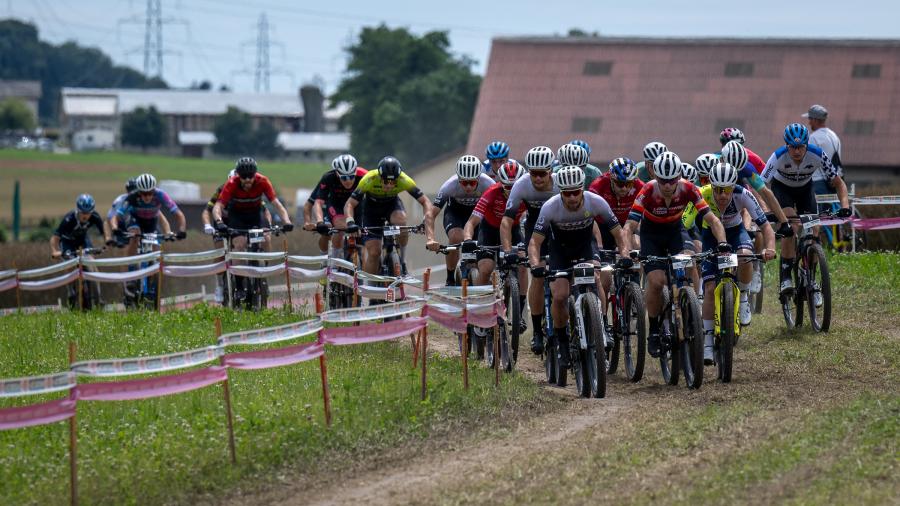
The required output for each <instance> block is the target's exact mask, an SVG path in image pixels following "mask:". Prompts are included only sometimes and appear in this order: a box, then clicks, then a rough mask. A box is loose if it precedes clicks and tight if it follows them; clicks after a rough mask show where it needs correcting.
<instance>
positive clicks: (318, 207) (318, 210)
mask: <svg viewBox="0 0 900 506" xmlns="http://www.w3.org/2000/svg"><path fill="white" fill-rule="evenodd" d="M323 202H325V201H324V200H321V199H316V200H315V202H313V204H312V219H313V220H314V222H315V223H320V222H322V221H325V214H324V213H323V212H322V203H323ZM307 204H309V202H307ZM303 219H304V220H306V205H305V204H304V206H303Z"/></svg>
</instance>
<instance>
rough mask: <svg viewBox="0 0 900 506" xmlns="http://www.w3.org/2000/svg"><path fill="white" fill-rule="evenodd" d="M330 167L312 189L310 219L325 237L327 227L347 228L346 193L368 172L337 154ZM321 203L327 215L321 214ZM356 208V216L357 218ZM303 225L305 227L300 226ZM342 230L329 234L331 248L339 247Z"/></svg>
mask: <svg viewBox="0 0 900 506" xmlns="http://www.w3.org/2000/svg"><path fill="white" fill-rule="evenodd" d="M331 168H332V170H330V171H328V172H326V173H325V175H324V176H322V179H321V180H319V184H318V185H317V186H316V189H315V192H314V193H315V204H314V205H313V208H312V218H313V220H314V221H315V224H316V225H315V230H316V231H317V232H318V233H319V234H320V235H321V236H322V237H328V235H329V231H330V229H331V227H335V228H339V229H343V228H346V227H347V219H346V216H344V206H345V205H346V204H347V199H349V198H350V194H351V193H353V191H354V190H356V187H357V186H358V185H359V182H360V181H361V180H362V178H363V176H365V175H366V174H367V173H368V172H369V171H367V170H366V169H364V168H362V167H360V166H359V163H358V162H357V161H356V158H354V157H353V155H349V154H344V155H340V156H338V157H337V158H335V159H334V160H332V161H331ZM323 206H325V209H326V211H327V216H326V215H325V214H324V213H323V211H322V207H323ZM358 211H359V209H357V213H356V216H354V218H359V212H358ZM304 228H306V226H305V225H304ZM343 241H344V236H343V234H342V233H340V234H334V235H333V236H331V247H332V249H333V251H340V249H341V247H342V246H343Z"/></svg>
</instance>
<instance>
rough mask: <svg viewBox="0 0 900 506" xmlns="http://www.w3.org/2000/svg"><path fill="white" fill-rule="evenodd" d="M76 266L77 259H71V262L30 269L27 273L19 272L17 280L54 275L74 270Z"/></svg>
mask: <svg viewBox="0 0 900 506" xmlns="http://www.w3.org/2000/svg"><path fill="white" fill-rule="evenodd" d="M77 266H78V259H77V258H73V259H71V260H66V261H65V262H60V263H58V264H53V265H48V266H47V267H41V268H40V269H30V270H27V271H19V279H34V278H40V277H42V276H47V275H50V274H56V273H57V272H62V271H66V270H69V269H74V268H75V267H77Z"/></svg>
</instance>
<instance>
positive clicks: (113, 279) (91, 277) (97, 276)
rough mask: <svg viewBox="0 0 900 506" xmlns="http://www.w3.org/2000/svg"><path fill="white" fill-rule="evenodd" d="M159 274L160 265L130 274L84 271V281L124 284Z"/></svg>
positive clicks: (149, 266)
mask: <svg viewBox="0 0 900 506" xmlns="http://www.w3.org/2000/svg"><path fill="white" fill-rule="evenodd" d="M157 272H159V264H153V265H148V266H147V267H144V268H143V269H138V270H136V271H128V272H91V271H84V279H86V280H88V281H96V282H98V283H123V282H125V281H134V280H136V279H143V278H146V277H147V276H152V275H154V274H156V273H157ZM76 277H77V276H76Z"/></svg>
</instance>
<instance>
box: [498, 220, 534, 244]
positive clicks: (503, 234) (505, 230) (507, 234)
mask: <svg viewBox="0 0 900 506" xmlns="http://www.w3.org/2000/svg"><path fill="white" fill-rule="evenodd" d="M512 226H513V219H512V218H510V217H509V216H504V217H503V219H502V220H500V244H501V245H502V246H503V251H512ZM530 247H531V245H529V248H530Z"/></svg>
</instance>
